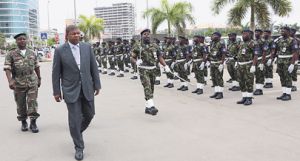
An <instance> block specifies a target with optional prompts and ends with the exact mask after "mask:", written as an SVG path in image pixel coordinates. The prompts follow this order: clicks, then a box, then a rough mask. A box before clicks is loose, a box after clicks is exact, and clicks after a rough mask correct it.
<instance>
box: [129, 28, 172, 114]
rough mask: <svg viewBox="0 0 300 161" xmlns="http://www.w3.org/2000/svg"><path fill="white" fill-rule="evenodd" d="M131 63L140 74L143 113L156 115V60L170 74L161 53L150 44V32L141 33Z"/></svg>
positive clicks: (146, 30) (147, 30)
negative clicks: (143, 99)
mask: <svg viewBox="0 0 300 161" xmlns="http://www.w3.org/2000/svg"><path fill="white" fill-rule="evenodd" d="M132 58H133V59H132V61H134V62H135V63H136V64H137V66H138V70H139V73H140V79H141V83H142V85H143V87H144V94H145V100H146V104H145V106H146V109H145V113H146V114H150V115H156V114H157V112H158V109H157V108H155V105H154V101H153V94H154V83H155V76H156V73H155V70H156V59H159V60H160V63H161V64H162V65H163V66H164V69H165V71H166V72H170V68H169V67H168V66H167V65H166V63H165V61H164V59H163V58H162V55H161V51H160V49H159V48H157V46H155V45H153V44H151V42H150V30H149V29H145V30H143V31H142V32H141V44H140V45H137V46H136V47H135V48H134V49H133V55H132Z"/></svg>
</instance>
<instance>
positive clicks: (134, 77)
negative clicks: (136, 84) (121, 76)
mask: <svg viewBox="0 0 300 161" xmlns="http://www.w3.org/2000/svg"><path fill="white" fill-rule="evenodd" d="M130 79H132V80H135V79H138V77H137V76H133V77H131V78H130Z"/></svg>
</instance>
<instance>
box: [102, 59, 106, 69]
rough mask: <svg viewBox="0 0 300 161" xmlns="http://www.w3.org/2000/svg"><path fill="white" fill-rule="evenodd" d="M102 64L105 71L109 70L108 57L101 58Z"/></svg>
mask: <svg viewBox="0 0 300 161" xmlns="http://www.w3.org/2000/svg"><path fill="white" fill-rule="evenodd" d="M101 63H102V65H103V68H104V69H107V58H106V56H103V57H101Z"/></svg>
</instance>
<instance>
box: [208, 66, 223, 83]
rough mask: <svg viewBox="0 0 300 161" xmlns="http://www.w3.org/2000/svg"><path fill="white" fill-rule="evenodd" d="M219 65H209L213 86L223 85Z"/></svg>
mask: <svg viewBox="0 0 300 161" xmlns="http://www.w3.org/2000/svg"><path fill="white" fill-rule="evenodd" d="M219 65H220V64H211V66H210V76H211V80H212V83H213V86H214V87H216V86H219V87H224V80H223V71H221V72H220V71H219Z"/></svg>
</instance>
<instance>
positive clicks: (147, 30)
mask: <svg viewBox="0 0 300 161" xmlns="http://www.w3.org/2000/svg"><path fill="white" fill-rule="evenodd" d="M144 32H149V33H151V31H150V29H144V30H143V31H142V32H141V35H143V33H144Z"/></svg>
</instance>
